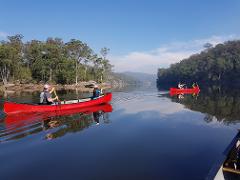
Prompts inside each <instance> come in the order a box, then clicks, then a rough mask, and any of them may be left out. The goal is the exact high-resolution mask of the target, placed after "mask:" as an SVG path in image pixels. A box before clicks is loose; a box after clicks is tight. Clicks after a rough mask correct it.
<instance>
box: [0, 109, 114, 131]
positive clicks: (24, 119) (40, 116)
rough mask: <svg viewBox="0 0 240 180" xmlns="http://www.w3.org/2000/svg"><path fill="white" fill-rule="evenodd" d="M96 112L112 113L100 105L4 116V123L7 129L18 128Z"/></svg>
mask: <svg viewBox="0 0 240 180" xmlns="http://www.w3.org/2000/svg"><path fill="white" fill-rule="evenodd" d="M97 111H102V112H105V113H106V112H112V106H111V105H110V104H100V105H96V106H89V107H84V108H80V109H69V110H65V111H50V112H45V113H17V114H10V115H9V116H6V117H5V119H4V121H5V124H6V125H7V127H12V126H13V125H15V124H17V125H18V127H21V126H25V125H26V124H29V123H31V122H35V121H44V120H47V119H48V117H55V116H68V115H73V114H78V113H84V114H90V113H93V112H97Z"/></svg>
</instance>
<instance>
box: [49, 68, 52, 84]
mask: <svg viewBox="0 0 240 180" xmlns="http://www.w3.org/2000/svg"><path fill="white" fill-rule="evenodd" d="M49 81H50V82H52V68H50V73H49Z"/></svg>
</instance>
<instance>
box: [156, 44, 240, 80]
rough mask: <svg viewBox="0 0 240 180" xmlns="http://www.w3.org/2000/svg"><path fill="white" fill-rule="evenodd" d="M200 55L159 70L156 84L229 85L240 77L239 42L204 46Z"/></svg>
mask: <svg viewBox="0 0 240 180" xmlns="http://www.w3.org/2000/svg"><path fill="white" fill-rule="evenodd" d="M204 47H205V48H207V51H206V50H204V51H203V52H201V53H200V54H197V55H194V56H191V57H189V58H188V59H185V60H182V61H181V62H180V63H176V64H173V65H171V66H170V68H167V69H159V71H158V80H157V82H158V84H163V83H168V84H171V85H173V84H176V83H177V82H178V81H184V82H186V83H192V82H196V81H197V82H202V83H205V84H206V83H208V84H214V83H218V84H222V85H226V84H230V83H231V82H234V81H236V82H237V81H238V80H237V79H238V77H239V75H240V41H229V42H226V43H224V44H218V45H216V46H215V47H212V45H210V44H206V45H205V46H204Z"/></svg>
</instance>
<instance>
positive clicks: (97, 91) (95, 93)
mask: <svg viewBox="0 0 240 180" xmlns="http://www.w3.org/2000/svg"><path fill="white" fill-rule="evenodd" d="M101 94H102V92H101V89H99V88H98V85H96V84H95V85H94V88H93V96H92V99H96V98H98V97H99V96H100V95H101Z"/></svg>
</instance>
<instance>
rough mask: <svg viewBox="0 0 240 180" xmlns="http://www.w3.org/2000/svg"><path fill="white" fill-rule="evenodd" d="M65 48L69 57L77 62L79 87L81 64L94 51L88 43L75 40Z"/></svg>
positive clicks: (76, 77)
mask: <svg viewBox="0 0 240 180" xmlns="http://www.w3.org/2000/svg"><path fill="white" fill-rule="evenodd" d="M65 47H66V51H67V53H68V55H69V57H70V58H71V59H73V60H74V61H75V83H76V85H77V84H78V74H79V64H81V62H82V61H83V60H84V59H85V60H86V59H88V58H89V57H90V56H91V54H92V49H91V48H90V47H89V46H88V45H87V44H86V43H83V42H82V41H79V40H75V39H71V40H70V42H68V43H66V46H65Z"/></svg>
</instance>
